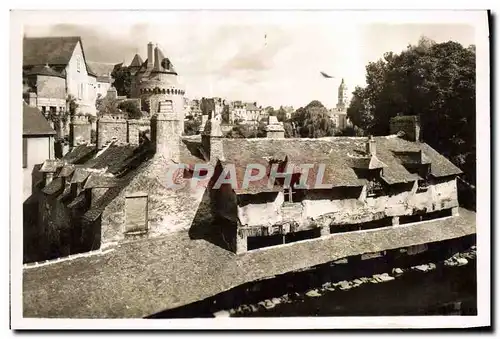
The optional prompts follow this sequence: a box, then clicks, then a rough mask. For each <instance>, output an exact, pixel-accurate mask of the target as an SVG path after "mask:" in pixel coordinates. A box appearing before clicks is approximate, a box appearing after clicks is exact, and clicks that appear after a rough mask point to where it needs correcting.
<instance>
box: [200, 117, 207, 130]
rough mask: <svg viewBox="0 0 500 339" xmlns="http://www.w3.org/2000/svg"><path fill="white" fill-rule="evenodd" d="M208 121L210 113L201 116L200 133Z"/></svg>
mask: <svg viewBox="0 0 500 339" xmlns="http://www.w3.org/2000/svg"><path fill="white" fill-rule="evenodd" d="M207 121H208V115H202V116H201V125H200V129H199V131H200V133H203V131H205V126H206V125H207Z"/></svg>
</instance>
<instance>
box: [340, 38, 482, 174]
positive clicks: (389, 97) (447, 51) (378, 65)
mask: <svg viewBox="0 0 500 339" xmlns="http://www.w3.org/2000/svg"><path fill="white" fill-rule="evenodd" d="M475 61H476V53H475V47H474V46H469V47H467V48H466V47H463V46H462V45H460V44H459V43H457V42H452V41H449V42H445V43H439V44H438V43H435V42H433V41H431V40H429V39H426V38H421V39H420V41H419V43H418V44H417V45H415V46H408V48H407V49H406V50H405V51H403V52H401V53H400V54H395V53H392V52H390V53H385V54H384V56H383V58H382V59H380V60H378V61H376V62H371V63H369V64H368V65H367V66H366V82H367V86H366V87H365V88H360V87H357V88H356V89H355V91H354V93H353V100H352V102H351V105H350V107H349V108H348V110H347V115H348V117H349V118H350V120H351V121H352V122H353V124H354V125H356V126H358V127H360V128H362V129H364V130H365V131H366V132H367V133H369V134H373V135H383V134H388V133H389V119H390V118H391V117H394V116H396V115H397V114H403V115H418V116H419V117H420V122H421V138H422V140H423V141H424V142H426V143H428V144H429V145H430V146H432V147H433V148H435V149H436V150H437V151H438V152H440V153H442V154H443V155H445V156H447V157H448V158H449V159H450V160H451V161H453V162H454V163H455V164H456V165H457V166H459V167H460V168H461V169H462V170H463V171H464V172H465V173H466V177H467V180H468V181H469V182H471V183H475V181H476V180H475V172H476V170H475V167H476V164H475V158H476V156H475V155H476V150H475V146H476V141H475V139H476V136H475V130H476V125H475V110H476V96H475V93H476V85H475V68H476V64H475Z"/></svg>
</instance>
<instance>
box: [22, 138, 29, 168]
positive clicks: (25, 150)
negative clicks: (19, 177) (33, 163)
mask: <svg viewBox="0 0 500 339" xmlns="http://www.w3.org/2000/svg"><path fill="white" fill-rule="evenodd" d="M26 167H28V139H27V138H23V168H26Z"/></svg>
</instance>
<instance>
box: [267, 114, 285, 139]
mask: <svg viewBox="0 0 500 339" xmlns="http://www.w3.org/2000/svg"><path fill="white" fill-rule="evenodd" d="M266 137H267V138H270V139H273V138H274V139H283V138H284V137H285V128H284V127H283V124H282V123H280V122H279V121H278V119H277V118H276V117H275V116H273V115H270V116H269V118H268V124H267V126H266Z"/></svg>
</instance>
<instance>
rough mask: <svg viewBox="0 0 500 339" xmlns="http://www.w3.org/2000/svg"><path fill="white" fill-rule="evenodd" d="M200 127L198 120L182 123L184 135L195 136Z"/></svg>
mask: <svg viewBox="0 0 500 339" xmlns="http://www.w3.org/2000/svg"><path fill="white" fill-rule="evenodd" d="M200 126H201V121H199V120H198V119H190V120H188V121H186V122H185V123H184V135H195V134H198V131H199V129H200Z"/></svg>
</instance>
